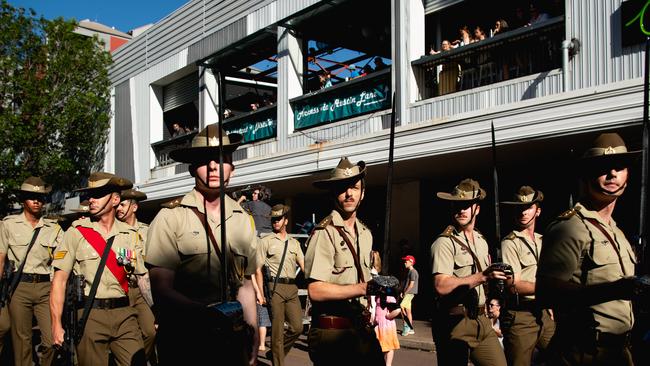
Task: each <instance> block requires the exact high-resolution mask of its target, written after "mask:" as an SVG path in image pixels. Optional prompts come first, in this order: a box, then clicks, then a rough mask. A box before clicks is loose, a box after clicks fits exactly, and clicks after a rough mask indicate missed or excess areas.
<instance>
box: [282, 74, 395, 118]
mask: <svg viewBox="0 0 650 366" xmlns="http://www.w3.org/2000/svg"><path fill="white" fill-rule="evenodd" d="M390 103H391V100H390V84H389V82H388V81H387V80H386V79H385V78H379V79H378V80H377V79H374V80H373V79H369V80H368V82H364V83H359V84H356V85H355V84H352V85H350V86H349V87H343V86H341V87H340V88H336V89H334V90H332V91H331V92H330V91H327V90H326V89H324V90H323V91H321V92H320V93H319V94H316V95H314V96H311V97H309V98H305V99H301V100H298V101H295V102H293V103H292V106H293V110H294V115H293V117H294V119H293V120H294V126H295V128H296V129H301V128H307V127H312V126H316V125H319V124H322V123H326V122H333V121H338V120H341V119H346V118H351V117H355V116H358V115H361V114H364V113H370V112H374V111H378V110H382V109H387V108H390Z"/></svg>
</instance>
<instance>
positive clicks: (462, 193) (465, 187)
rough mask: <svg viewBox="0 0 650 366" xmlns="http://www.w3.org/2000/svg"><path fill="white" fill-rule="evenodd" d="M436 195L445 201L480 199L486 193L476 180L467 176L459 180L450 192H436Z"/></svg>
mask: <svg viewBox="0 0 650 366" xmlns="http://www.w3.org/2000/svg"><path fill="white" fill-rule="evenodd" d="M436 196H438V198H440V199H442V200H445V201H482V200H483V199H484V198H485V196H486V194H485V190H484V189H483V188H481V186H480V185H479V184H478V182H477V181H475V180H473V179H469V178H468V179H463V180H462V181H460V183H458V185H457V186H455V187H454V190H453V191H452V192H451V193H448V192H438V193H436Z"/></svg>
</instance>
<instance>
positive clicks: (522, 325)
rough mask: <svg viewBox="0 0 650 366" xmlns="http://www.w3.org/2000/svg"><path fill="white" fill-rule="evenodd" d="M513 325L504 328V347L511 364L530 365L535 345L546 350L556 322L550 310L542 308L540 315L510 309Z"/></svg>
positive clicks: (511, 365)
mask: <svg viewBox="0 0 650 366" xmlns="http://www.w3.org/2000/svg"><path fill="white" fill-rule="evenodd" d="M509 313H510V316H512V318H513V319H512V326H511V327H510V328H509V329H505V330H504V335H503V347H504V349H505V352H506V359H507V360H508V365H510V366H528V365H530V364H531V362H532V358H533V352H534V351H535V347H537V348H539V350H540V351H542V352H544V351H546V349H547V348H548V345H549V343H550V342H551V338H552V337H553V334H554V333H555V322H554V321H553V320H552V319H551V316H550V315H549V313H548V310H540V314H539V316H537V317H536V316H535V314H533V313H532V312H530V311H525V310H524V311H514V310H510V311H509Z"/></svg>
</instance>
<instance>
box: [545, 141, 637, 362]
mask: <svg viewBox="0 0 650 366" xmlns="http://www.w3.org/2000/svg"><path fill="white" fill-rule="evenodd" d="M639 155H640V154H639V152H638V151H628V150H627V147H626V146H625V142H624V141H623V139H622V138H621V137H620V136H619V135H618V134H616V133H604V134H601V135H599V136H598V137H597V138H596V140H595V141H594V142H593V145H592V147H591V148H590V149H588V150H587V151H586V152H585V153H584V154H583V156H582V158H581V159H579V161H578V162H577V166H576V168H577V169H576V170H577V171H578V173H579V182H580V198H579V199H578V202H577V203H576V205H575V206H574V207H573V208H571V209H570V210H568V211H566V212H564V213H562V214H561V215H560V216H559V217H558V218H557V219H555V221H553V222H552V223H551V224H550V225H549V227H548V229H547V230H546V232H545V234H544V239H543V242H544V248H543V250H542V252H541V253H540V258H539V264H538V269H537V282H536V284H537V286H536V291H535V292H536V296H537V301H539V302H541V303H542V304H543V305H544V306H549V307H552V308H553V309H554V312H555V313H554V314H555V321H556V322H557V330H556V333H555V336H554V337H553V340H552V341H551V344H550V345H549V355H550V358H551V359H550V364H554V365H555V364H562V365H569V364H571V365H578V364H580V365H632V364H633V361H632V355H631V352H630V332H631V331H632V326H633V325H634V315H633V312H632V301H630V300H631V298H632V297H633V295H634V293H635V290H637V288H636V285H637V283H636V279H635V277H634V267H635V263H636V257H635V255H634V251H633V249H632V246H631V245H630V242H629V241H628V240H627V239H626V237H625V234H624V233H623V232H622V231H621V229H620V228H619V227H618V226H617V224H616V222H615V221H614V219H613V218H612V215H613V213H614V209H615V207H616V202H617V201H618V199H619V197H621V195H622V194H623V192H624V191H625V188H626V187H627V183H628V174H629V172H628V168H629V167H631V166H632V165H633V163H634V160H635V159H636V158H637V157H638V156H639Z"/></svg>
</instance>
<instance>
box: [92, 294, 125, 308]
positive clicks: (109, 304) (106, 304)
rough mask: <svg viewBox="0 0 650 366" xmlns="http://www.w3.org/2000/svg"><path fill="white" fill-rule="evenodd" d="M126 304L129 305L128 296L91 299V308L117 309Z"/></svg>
mask: <svg viewBox="0 0 650 366" xmlns="http://www.w3.org/2000/svg"><path fill="white" fill-rule="evenodd" d="M84 301H86V298H84ZM127 306H130V305H129V298H128V297H126V296H124V297H117V298H111V299H95V301H93V309H118V308H125V307H127Z"/></svg>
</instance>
